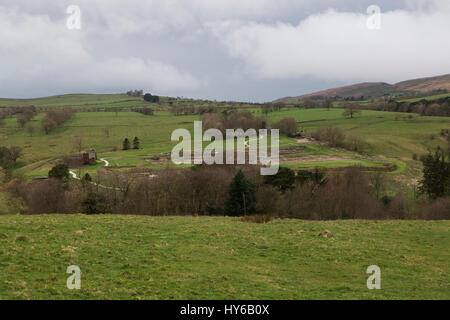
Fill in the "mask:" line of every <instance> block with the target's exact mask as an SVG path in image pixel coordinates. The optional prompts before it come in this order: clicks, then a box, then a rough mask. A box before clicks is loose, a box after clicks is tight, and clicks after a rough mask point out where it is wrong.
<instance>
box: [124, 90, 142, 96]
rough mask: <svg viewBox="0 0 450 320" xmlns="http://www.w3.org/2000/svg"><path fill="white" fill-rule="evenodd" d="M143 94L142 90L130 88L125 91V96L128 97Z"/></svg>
mask: <svg viewBox="0 0 450 320" xmlns="http://www.w3.org/2000/svg"><path fill="white" fill-rule="evenodd" d="M143 94H144V91H143V90H130V91H127V96H129V97H142V95H143Z"/></svg>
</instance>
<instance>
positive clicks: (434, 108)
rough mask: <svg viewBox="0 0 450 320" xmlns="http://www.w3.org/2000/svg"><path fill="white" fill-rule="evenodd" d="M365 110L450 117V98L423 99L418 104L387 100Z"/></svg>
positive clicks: (372, 104) (373, 104)
mask: <svg viewBox="0 0 450 320" xmlns="http://www.w3.org/2000/svg"><path fill="white" fill-rule="evenodd" d="M363 108H364V109H368V110H377V111H391V112H408V113H417V114H420V115H422V116H437V117H439V116H442V117H449V116H450V97H445V98H441V99H438V100H425V99H422V100H420V101H416V102H399V101H396V100H385V101H382V102H378V103H369V104H367V105H364V106H363Z"/></svg>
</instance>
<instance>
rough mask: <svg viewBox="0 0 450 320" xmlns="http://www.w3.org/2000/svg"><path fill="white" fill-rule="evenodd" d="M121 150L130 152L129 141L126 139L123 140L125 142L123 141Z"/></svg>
mask: <svg viewBox="0 0 450 320" xmlns="http://www.w3.org/2000/svg"><path fill="white" fill-rule="evenodd" d="M122 149H123V150H130V140H128V138H125V140H123V148H122Z"/></svg>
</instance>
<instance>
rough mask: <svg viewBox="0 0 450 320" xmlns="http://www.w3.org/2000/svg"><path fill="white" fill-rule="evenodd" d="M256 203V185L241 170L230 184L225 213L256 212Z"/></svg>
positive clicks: (240, 214)
mask: <svg viewBox="0 0 450 320" xmlns="http://www.w3.org/2000/svg"><path fill="white" fill-rule="evenodd" d="M255 205H256V196H255V187H254V186H253V184H252V183H251V182H250V181H249V180H247V178H246V177H245V175H244V173H243V172H242V171H241V170H239V171H238V173H237V174H236V175H235V176H234V178H233V181H231V184H230V190H229V191H228V200H227V202H226V205H225V214H226V215H229V216H242V215H245V214H252V213H255Z"/></svg>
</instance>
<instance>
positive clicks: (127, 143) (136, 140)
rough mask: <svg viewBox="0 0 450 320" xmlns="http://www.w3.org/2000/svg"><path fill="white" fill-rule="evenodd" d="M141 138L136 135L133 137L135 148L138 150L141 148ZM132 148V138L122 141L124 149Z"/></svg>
mask: <svg viewBox="0 0 450 320" xmlns="http://www.w3.org/2000/svg"><path fill="white" fill-rule="evenodd" d="M140 144H141V142H140V140H139V138H138V137H134V139H133V149H135V150H138V149H140V148H141V147H140ZM130 149H131V143H130V140H128V138H125V139H124V140H123V142H122V150H130Z"/></svg>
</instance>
